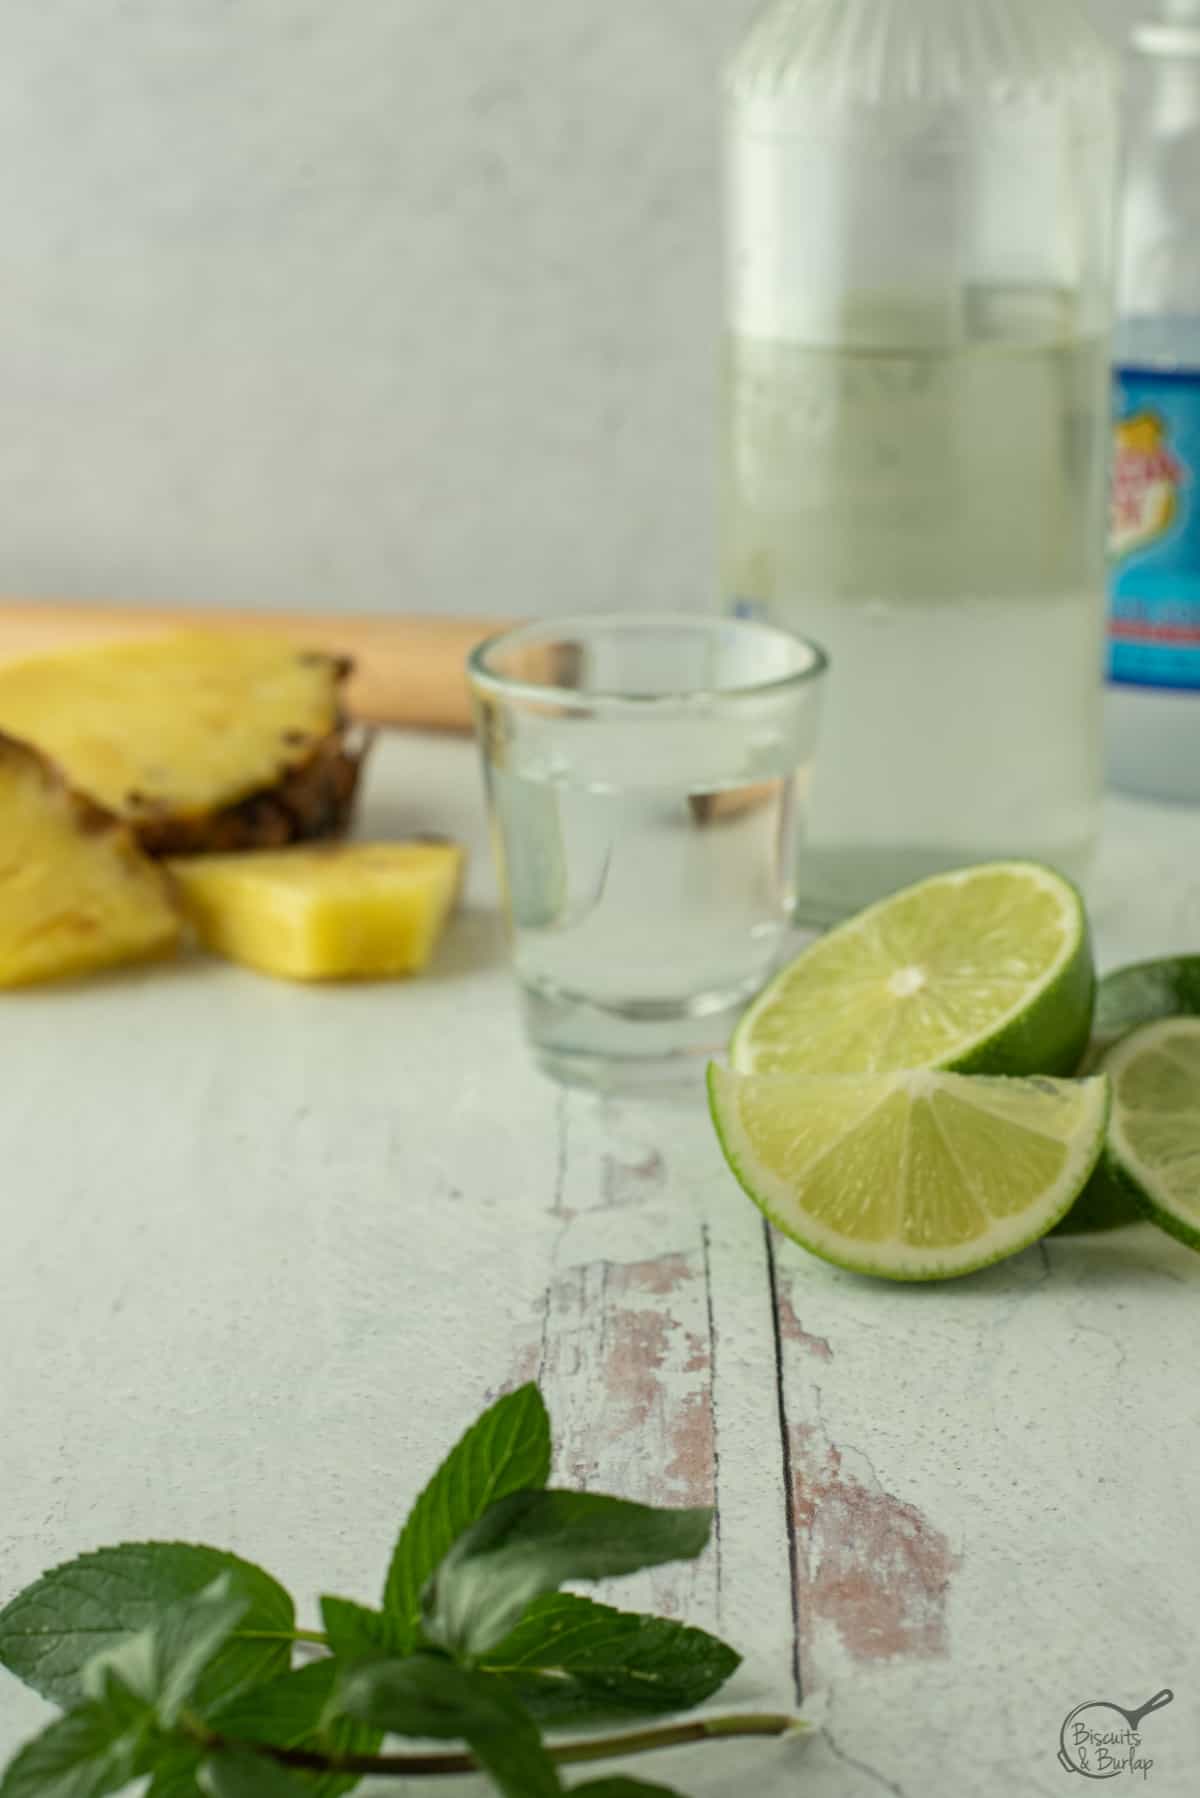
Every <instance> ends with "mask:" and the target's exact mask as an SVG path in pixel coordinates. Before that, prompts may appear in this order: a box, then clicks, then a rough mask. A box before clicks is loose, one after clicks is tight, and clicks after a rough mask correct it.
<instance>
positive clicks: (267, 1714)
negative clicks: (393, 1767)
mask: <svg viewBox="0 0 1200 1798" xmlns="http://www.w3.org/2000/svg"><path fill="white" fill-rule="evenodd" d="M337 1673H338V1667H337V1663H336V1662H335V1661H333V1660H328V1659H327V1660H320V1661H310V1662H309V1663H308V1665H307V1666H305V1667H297V1668H296V1670H295V1672H294V1673H285V1674H284V1675H283V1676H282V1678H280V1679H274V1680H271V1681H270V1682H269V1683H268V1684H267V1685H265V1686H254V1687H253V1688H252V1689H251V1690H250V1691H248V1692H243V1693H241V1694H240V1695H239V1696H238V1697H237V1698H234V1699H233V1700H232V1702H231V1703H229V1704H226V1705H222V1706H221V1708H220V1709H219V1710H218V1711H216V1712H215V1713H213V1712H210V1713H209V1716H208V1722H209V1723H210V1724H211V1725H212V1727H213V1729H215V1730H216V1731H217V1733H218V1734H219V1735H222V1736H224V1737H226V1738H227V1739H229V1740H232V1741H234V1742H249V1743H258V1744H262V1743H265V1744H267V1745H269V1746H270V1747H272V1748H315V1749H319V1750H320V1751H321V1752H323V1753H325V1754H329V1755H339V1754H374V1753H375V1752H376V1751H377V1749H378V1748H379V1744H380V1743H381V1741H382V1740H383V1731H382V1730H379V1729H371V1728H369V1727H368V1726H367V1725H366V1724H363V1723H356V1722H355V1721H354V1720H353V1719H352V1718H350V1717H340V1716H337V1715H334V1714H332V1713H331V1708H330V1703H331V1700H332V1698H333V1693H334V1687H335V1684H336V1680H337ZM357 1784H358V1777H357V1776H356V1775H354V1774H347V1773H325V1774H322V1775H321V1777H320V1778H319V1779H318V1780H316V1781H315V1782H311V1783H310V1784H309V1787H308V1791H309V1798H312V1794H313V1793H317V1794H319V1798H337V1794H338V1793H340V1792H348V1791H349V1790H350V1788H351V1787H352V1786H355V1785H357Z"/></svg>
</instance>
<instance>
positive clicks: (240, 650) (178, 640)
mask: <svg viewBox="0 0 1200 1798" xmlns="http://www.w3.org/2000/svg"><path fill="white" fill-rule="evenodd" d="M349 667H350V664H349V663H348V662H345V661H339V660H338V659H337V658H336V657H333V656H329V655H324V654H320V653H318V652H309V651H301V650H297V649H295V648H293V647H291V646H289V645H288V644H286V643H280V642H278V641H277V640H275V639H272V638H267V637H241V636H223V635H221V634H220V633H218V632H207V633H206V632H200V631H195V632H187V633H185V634H182V635H179V636H171V637H151V638H147V639H143V640H139V641H135V642H131V643H108V644H101V645H98V646H93V647H89V648H86V649H74V650H69V651H66V652H64V653H61V654H58V655H50V656H38V657H36V658H35V659H33V660H31V661H26V662H18V663H14V664H13V665H11V666H9V667H5V668H0V731H7V732H9V733H11V734H12V735H13V736H16V737H21V738H23V739H25V740H26V741H27V742H31V743H34V744H36V745H37V747H38V748H39V749H40V750H42V751H43V752H44V753H45V754H46V755H48V756H49V757H50V758H51V760H52V761H53V762H54V763H55V764H56V765H57V766H58V767H60V768H61V769H62V770H63V773H64V774H65V776H66V778H67V780H68V781H69V782H70V784H71V785H72V786H73V787H76V788H78V790H79V791H80V792H84V793H88V794H90V796H91V797H92V798H93V799H95V800H97V801H98V802H99V804H101V805H103V806H105V807H106V808H107V809H108V810H109V811H110V812H112V813H114V814H115V815H116V816H117V817H119V818H122V819H124V820H125V822H126V823H128V824H129V825H130V826H131V827H132V829H133V830H134V831H135V832H136V834H137V837H138V840H139V841H140V843H141V845H142V847H143V848H144V849H146V850H148V851H149V852H150V853H151V854H152V855H168V854H169V855H180V854H194V853H197V852H199V851H202V850H206V849H222V850H223V849H241V848H266V847H273V846H275V845H277V844H282V843H289V842H293V841H295V840H297V839H303V838H310V837H324V836H332V835H336V834H337V833H338V832H340V831H341V830H343V829H344V828H345V826H346V824H347V823H348V822H349V818H350V813H351V810H352V807H353V802H354V794H355V787H356V784H357V779H358V771H359V761H360V759H361V758H360V756H359V755H358V754H356V753H354V752H353V751H352V750H350V749H349V748H348V747H347V743H346V727H345V720H344V718H343V716H342V713H341V710H340V707H339V701H338V690H339V687H340V685H341V683H342V681H343V680H344V679H345V677H346V675H347V673H348V672H349Z"/></svg>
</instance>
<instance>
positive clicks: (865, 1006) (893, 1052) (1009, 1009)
mask: <svg viewBox="0 0 1200 1798" xmlns="http://www.w3.org/2000/svg"><path fill="white" fill-rule="evenodd" d="M1095 987H1096V975H1095V967H1094V964H1093V962H1092V948H1091V938H1090V935H1089V931H1088V923H1087V914H1086V912H1085V911H1084V907H1083V901H1082V899H1081V898H1080V896H1079V894H1078V893H1077V892H1076V891H1075V888H1074V887H1073V886H1071V885H1070V883H1069V882H1068V881H1066V880H1064V879H1063V878H1062V877H1061V875H1058V874H1055V873H1054V872H1053V871H1052V870H1051V869H1049V868H1043V867H1039V866H1038V865H1037V864H1036V863H1034V862H992V863H988V864H985V865H983V866H981V867H975V868H964V869H960V870H959V871H957V872H956V873H953V874H938V875H935V876H934V878H933V879H932V880H925V881H922V882H921V884H920V885H919V886H914V887H908V888H906V889H905V891H904V892H902V893H894V894H893V895H892V897H891V898H890V899H884V900H881V901H880V903H879V904H878V905H873V906H871V908H870V909H869V910H868V911H865V912H861V913H860V914H859V916H858V917H857V918H851V919H850V921H849V922H848V923H846V924H843V925H841V926H840V927H839V928H838V929H837V930H833V931H831V932H830V933H829V935H828V936H824V937H821V938H819V939H818V941H817V942H815V943H813V944H811V945H810V947H809V948H807V949H806V950H804V952H803V953H802V954H801V955H799V956H798V957H797V958H796V960H795V961H794V962H792V964H791V966H790V967H787V968H785V969H784V970H783V972H782V973H781V974H779V975H777V976H776V978H775V979H774V980H773V981H772V982H771V984H770V986H768V987H767V989H766V991H765V992H764V993H762V994H761V995H760V997H759V998H758V999H757V1000H756V1001H755V1003H754V1004H753V1005H752V1006H751V1008H750V1010H749V1011H748V1012H747V1014H746V1016H745V1017H744V1018H743V1019H742V1022H741V1023H740V1024H739V1025H738V1028H737V1031H736V1032H735V1034H734V1038H733V1042H732V1044H731V1045H730V1056H731V1059H732V1061H733V1064H734V1066H735V1068H737V1069H738V1070H739V1072H741V1073H744V1074H878V1073H886V1072H890V1071H893V1070H898V1069H901V1068H921V1067H936V1068H954V1069H957V1070H959V1071H961V1072H964V1073H968V1072H969V1073H983V1074H1072V1073H1074V1072H1075V1070H1076V1069H1077V1068H1078V1066H1079V1063H1080V1060H1081V1059H1082V1057H1083V1054H1084V1051H1085V1050H1086V1048H1087V1044H1088V1038H1089V1035H1090V1032H1091V1023H1092V1007H1093V1002H1094V997H1095Z"/></svg>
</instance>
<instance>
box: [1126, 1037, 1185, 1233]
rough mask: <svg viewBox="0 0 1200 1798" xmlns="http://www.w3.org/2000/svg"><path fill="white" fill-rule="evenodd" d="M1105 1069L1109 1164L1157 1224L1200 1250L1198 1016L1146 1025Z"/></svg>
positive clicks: (1128, 1039)
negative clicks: (1108, 1097)
mask: <svg viewBox="0 0 1200 1798" xmlns="http://www.w3.org/2000/svg"><path fill="white" fill-rule="evenodd" d="M1104 1068H1105V1071H1106V1072H1107V1073H1108V1075H1109V1077H1110V1079H1111V1081H1112V1088H1113V1115H1112V1127H1111V1130H1110V1132H1109V1139H1108V1162H1109V1167H1110V1169H1111V1170H1112V1171H1114V1172H1115V1173H1116V1175H1117V1177H1118V1178H1119V1179H1120V1180H1121V1181H1122V1182H1123V1183H1124V1184H1125V1185H1126V1186H1127V1188H1128V1190H1129V1191H1130V1193H1131V1194H1132V1196H1133V1197H1134V1199H1135V1200H1136V1201H1137V1202H1138V1204H1139V1205H1140V1206H1141V1207H1142V1209H1143V1210H1144V1211H1146V1212H1147V1213H1148V1214H1149V1215H1150V1217H1152V1218H1153V1220H1154V1222H1155V1223H1156V1224H1159V1225H1160V1226H1161V1227H1162V1228H1163V1229H1164V1230H1169V1231H1170V1233H1171V1235H1172V1236H1178V1237H1179V1239H1180V1241H1181V1242H1186V1243H1187V1244H1188V1246H1189V1247H1190V1248H1193V1249H1200V1018H1165V1019H1163V1020H1161V1021H1160V1022H1159V1023H1156V1024H1145V1025H1143V1027H1142V1028H1141V1029H1140V1030H1135V1031H1133V1033H1132V1034H1131V1035H1130V1036H1127V1037H1126V1038H1125V1039H1124V1041H1122V1042H1120V1043H1118V1044H1117V1047H1116V1048H1115V1049H1113V1050H1112V1052H1111V1053H1110V1054H1109V1055H1108V1056H1107V1057H1106V1058H1105V1061H1104Z"/></svg>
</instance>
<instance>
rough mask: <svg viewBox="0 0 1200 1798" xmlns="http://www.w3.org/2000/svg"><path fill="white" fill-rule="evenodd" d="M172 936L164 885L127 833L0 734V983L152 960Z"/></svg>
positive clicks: (175, 935)
mask: <svg viewBox="0 0 1200 1798" xmlns="http://www.w3.org/2000/svg"><path fill="white" fill-rule="evenodd" d="M180 935H181V921H180V916H179V912H178V909H177V907H176V905H175V902H174V898H173V895H172V891H171V886H170V883H169V881H168V879H167V877H166V876H165V874H164V873H163V871H162V869H161V868H159V867H157V866H156V865H155V864H154V863H153V862H151V861H149V860H148V859H147V858H146V857H145V856H144V855H143V854H142V852H141V850H140V849H139V848H138V846H137V843H136V842H135V840H134V838H133V835H132V833H131V832H130V831H129V830H128V829H127V828H126V827H125V826H124V825H123V824H122V823H121V821H120V820H119V819H118V818H114V817H113V816H112V814H111V813H110V812H107V811H105V810H104V808H103V807H102V806H99V805H97V804H96V803H95V801H94V800H91V799H88V798H86V797H85V796H84V795H82V794H80V793H76V792H74V791H72V789H71V788H70V787H69V786H68V785H67V783H66V781H65V780H64V779H63V777H62V775H61V773H60V772H59V771H58V769H56V768H55V767H54V765H53V764H52V763H51V762H50V761H48V760H47V758H46V757H45V756H43V755H41V754H40V753H39V752H38V751H37V750H36V749H34V748H33V747H32V746H31V745H30V744H27V743H22V742H20V741H18V740H17V739H16V738H13V737H9V736H5V735H3V734H0V987H4V988H7V987H20V986H31V985H34V984H36V983H38V982H41V981H50V980H56V979H64V978H66V977H68V976H70V975H75V974H83V973H89V972H92V971H95V970H98V969H101V968H109V967H114V966H117V965H118V964H120V963H122V962H137V961H149V960H155V959H159V958H161V957H164V956H167V955H170V954H172V953H173V952H174V951H175V949H176V948H177V947H178V944H179V939H180Z"/></svg>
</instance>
